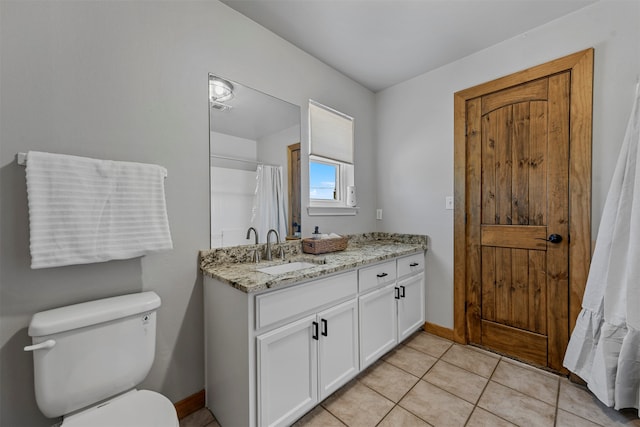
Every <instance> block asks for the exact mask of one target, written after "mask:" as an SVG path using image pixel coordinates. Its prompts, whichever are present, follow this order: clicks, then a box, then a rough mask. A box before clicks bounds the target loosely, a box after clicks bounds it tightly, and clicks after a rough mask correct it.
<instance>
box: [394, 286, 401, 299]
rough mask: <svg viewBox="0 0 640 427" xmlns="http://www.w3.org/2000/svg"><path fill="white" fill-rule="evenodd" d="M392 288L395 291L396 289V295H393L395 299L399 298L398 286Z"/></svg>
mask: <svg viewBox="0 0 640 427" xmlns="http://www.w3.org/2000/svg"><path fill="white" fill-rule="evenodd" d="M393 289H395V291H396V296H395V298H396V299H400V288H398V287H395V288H393Z"/></svg>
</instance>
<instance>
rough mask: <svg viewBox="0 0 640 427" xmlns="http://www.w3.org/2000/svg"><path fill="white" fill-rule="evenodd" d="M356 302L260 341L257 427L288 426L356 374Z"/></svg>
mask: <svg viewBox="0 0 640 427" xmlns="http://www.w3.org/2000/svg"><path fill="white" fill-rule="evenodd" d="M357 319H358V312H357V305H356V300H355V298H354V299H352V300H350V301H346V302H344V303H342V304H338V305H337V306H335V307H331V308H329V309H327V310H324V311H321V312H319V313H318V314H316V315H312V316H307V317H304V318H303V319H300V320H298V321H295V322H292V323H290V324H287V325H285V326H282V327H280V328H278V329H275V330H273V331H271V332H267V333H265V334H262V335H259V336H258V337H257V342H258V344H257V350H258V358H257V361H258V372H257V375H258V376H257V379H258V413H259V417H260V422H259V425H261V426H276V425H288V424H291V423H292V422H293V421H295V420H296V419H297V418H299V417H300V416H302V415H303V414H304V413H306V412H307V411H309V410H310V409H311V408H313V407H314V406H315V405H316V404H317V403H318V402H319V401H321V400H323V399H324V398H326V397H327V396H329V395H330V394H331V393H333V392H334V391H335V390H337V389H338V388H339V387H341V386H342V385H344V384H345V383H346V382H347V381H348V380H350V379H351V378H352V377H354V376H355V375H356V374H357V373H358V372H359V369H358V346H357V343H358V327H357V326H358V322H357Z"/></svg>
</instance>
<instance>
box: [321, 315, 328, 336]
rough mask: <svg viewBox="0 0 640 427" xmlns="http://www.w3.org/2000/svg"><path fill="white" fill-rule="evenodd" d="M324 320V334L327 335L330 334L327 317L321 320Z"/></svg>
mask: <svg viewBox="0 0 640 427" xmlns="http://www.w3.org/2000/svg"><path fill="white" fill-rule="evenodd" d="M320 321H321V322H322V336H323V337H326V336H327V335H328V334H329V328H328V327H327V319H322V320H320Z"/></svg>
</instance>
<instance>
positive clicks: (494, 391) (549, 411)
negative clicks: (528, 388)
mask: <svg viewBox="0 0 640 427" xmlns="http://www.w3.org/2000/svg"><path fill="white" fill-rule="evenodd" d="M478 406H480V407H481V408H482V409H486V410H487V411H489V412H491V413H493V414H495V415H498V416H499V417H500V418H504V419H505V420H507V421H510V422H512V423H514V424H517V425H523V426H530V427H538V426H539V427H546V426H553V423H554V420H555V411H556V410H555V407H554V406H552V405H549V404H547V403H544V402H542V401H540V400H538V399H534V398H533V397H530V396H527V395H526V394H523V393H520V392H519V391H516V390H513V389H510V388H508V387H505V386H503V385H501V384H498V383H496V382H493V381H489V384H488V385H487V388H486V389H485V391H484V393H483V394H482V397H480V401H479V402H478Z"/></svg>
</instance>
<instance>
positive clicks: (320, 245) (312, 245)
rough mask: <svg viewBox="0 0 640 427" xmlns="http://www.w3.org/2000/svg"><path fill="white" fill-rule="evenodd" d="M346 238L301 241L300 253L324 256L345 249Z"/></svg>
mask: <svg viewBox="0 0 640 427" xmlns="http://www.w3.org/2000/svg"><path fill="white" fill-rule="evenodd" d="M348 241H349V239H347V238H346V237H332V238H327V239H309V238H307V239H302V252H304V253H307V254H314V255H318V254H326V253H328V252H338V251H344V250H345V249H347V242H348Z"/></svg>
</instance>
